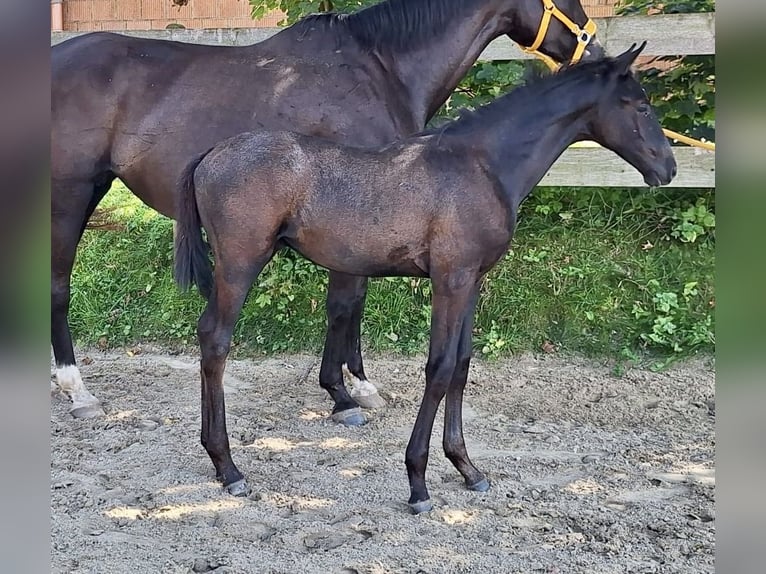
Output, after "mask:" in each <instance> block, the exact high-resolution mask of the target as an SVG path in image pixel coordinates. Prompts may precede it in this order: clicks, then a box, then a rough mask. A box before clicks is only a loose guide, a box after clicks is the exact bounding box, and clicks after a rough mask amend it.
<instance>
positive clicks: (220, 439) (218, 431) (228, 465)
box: [197, 248, 274, 496]
mask: <svg viewBox="0 0 766 574" xmlns="http://www.w3.org/2000/svg"><path fill="white" fill-rule="evenodd" d="M273 253H274V251H273V248H269V249H268V250H266V251H261V253H259V254H257V257H255V258H254V260H253V261H251V262H242V261H236V262H235V264H234V265H231V266H230V265H229V261H231V260H227V258H226V256H225V255H224V256H220V255H219V256H218V257H217V258H216V267H215V280H214V284H213V292H212V293H211V295H210V299H209V300H208V303H207V307H206V308H205V311H204V313H203V314H202V317H200V320H199V323H198V325H197V334H198V337H199V345H200V351H201V361H200V366H201V369H200V371H201V379H202V432H201V433H200V440H201V442H202V446H203V447H205V450H206V451H207V453H208V456H209V457H210V460H211V461H212V462H213V466H215V470H216V478H217V479H218V480H220V481H221V482H222V483H223V485H224V486H225V487H226V490H227V491H228V492H229V493H230V494H233V495H235V496H244V495H246V494H247V493H248V491H249V487H248V485H247V482H246V481H245V477H244V476H243V475H242V473H241V472H240V471H239V469H238V468H237V467H236V466H235V464H234V461H233V460H232V458H231V449H230V447H229V435H228V432H227V430H226V405H225V402H224V394H223V372H224V368H225V366H226V358H227V357H228V355H229V349H230V347H231V336H232V333H233V331H234V326H235V325H236V323H237V319H238V317H239V313H240V311H241V310H242V305H243V304H244V302H245V298H246V297H247V293H248V291H249V290H250V286H251V285H252V283H253V281H254V280H255V278H256V277H257V276H258V274H259V273H260V272H261V270H262V269H263V267H264V266H265V265H266V263H268V262H269V260H270V259H271V256H272V255H273Z"/></svg>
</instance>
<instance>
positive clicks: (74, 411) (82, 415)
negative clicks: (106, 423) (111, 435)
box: [69, 401, 106, 419]
mask: <svg viewBox="0 0 766 574" xmlns="http://www.w3.org/2000/svg"><path fill="white" fill-rule="evenodd" d="M69 414H70V415H72V416H73V417H74V418H76V419H95V418H97V417H103V416H106V413H105V412H104V409H102V408H101V403H99V402H98V401H96V402H95V403H92V404H89V405H81V406H79V407H72V408H71V409H69Z"/></svg>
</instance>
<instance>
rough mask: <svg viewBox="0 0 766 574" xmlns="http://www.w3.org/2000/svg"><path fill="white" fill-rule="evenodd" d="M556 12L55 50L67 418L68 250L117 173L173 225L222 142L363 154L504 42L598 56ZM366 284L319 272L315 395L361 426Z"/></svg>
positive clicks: (57, 288)
mask: <svg viewBox="0 0 766 574" xmlns="http://www.w3.org/2000/svg"><path fill="white" fill-rule="evenodd" d="M548 1H549V0H546V2H548ZM558 4H559V8H560V9H561V11H562V12H563V13H564V14H566V15H568V17H569V18H571V20H573V21H574V23H576V24H573V23H572V22H571V21H570V22H569V23H568V24H567V26H565V25H564V24H563V23H562V21H560V20H558V19H556V18H554V19H552V20H550V23H549V26H548V25H546V26H544V27H540V24H541V22H543V23H544V22H547V21H548V18H547V15H548V12H549V11H548V12H546V17H545V18H543V4H542V3H541V0H388V1H386V2H383V3H381V4H379V5H376V6H373V7H370V8H367V9H365V10H361V11H359V12H356V13H354V14H351V15H348V16H340V15H327V14H325V15H316V16H311V17H309V18H306V19H304V20H303V21H301V22H299V23H297V24H295V25H293V26H291V27H289V28H287V29H285V30H283V31H281V32H279V33H278V34H276V35H275V36H273V37H271V38H269V39H268V40H266V41H264V42H261V43H259V44H255V45H252V46H247V47H211V46H201V45H193V44H182V43H178V42H168V41H157V40H145V39H138V38H129V37H125V36H120V35H115V34H107V33H94V34H88V35H84V36H81V37H78V38H74V39H72V40H69V41H67V42H64V43H62V44H59V45H57V46H55V47H54V48H53V49H52V62H51V63H52V76H53V83H52V92H51V98H52V118H53V122H52V138H51V139H52V145H51V159H52V173H51V183H52V190H51V194H52V199H51V267H52V269H51V274H52V278H51V281H52V282H51V340H52V344H53V351H54V355H55V360H56V365H57V379H58V384H59V385H60V387H61V388H62V389H63V390H64V391H66V392H67V393H68V394H69V396H70V397H71V400H72V409H71V412H72V414H73V415H74V416H80V417H88V416H98V415H99V414H102V413H103V411H102V409H101V406H100V404H99V401H98V400H97V399H96V397H94V396H93V395H92V394H91V393H90V392H88V390H87V389H86V388H85V385H84V384H83V382H82V379H81V377H80V374H79V371H78V369H77V367H76V363H75V357H74V351H73V348H72V338H71V334H70V330H69V324H68V320H67V317H68V311H69V299H70V275H71V271H72V265H73V262H74V257H75V251H76V249H77V244H78V242H79V240H80V237H81V236H82V232H83V229H84V227H85V223H86V221H87V220H88V218H89V217H90V215H91V214H92V213H93V210H94V209H95V207H96V206H97V205H98V203H99V201H101V199H102V198H103V196H104V195H105V194H106V192H107V191H108V190H109V187H110V185H111V182H112V180H113V179H114V178H115V177H119V178H120V179H121V180H122V181H124V182H125V184H126V185H127V186H128V187H129V188H130V190H131V191H132V192H133V193H135V194H136V195H137V196H138V197H140V198H141V199H142V200H143V201H144V202H145V203H146V204H148V205H149V206H151V207H153V208H154V209H156V210H158V211H159V212H160V213H163V214H164V215H166V216H168V217H172V218H175V216H176V192H175V183H176V182H177V180H178V178H179V175H180V173H181V170H182V169H183V167H184V165H186V163H187V162H188V160H189V158H190V157H194V156H195V155H196V154H198V153H201V152H202V151H204V150H206V149H209V148H210V147H211V146H212V145H214V144H215V143H216V142H218V141H220V140H222V139H224V138H227V137H230V136H232V135H235V134H238V133H241V132H244V131H248V130H256V129H262V128H267V129H291V130H294V131H298V132H301V133H305V134H309V135H317V136H322V137H325V138H328V139H331V140H334V141H337V142H340V143H344V144H347V145H353V146H371V145H382V144H385V143H389V142H391V141H394V140H396V139H398V138H400V137H403V136H406V135H409V134H412V133H415V132H417V131H418V130H421V129H423V128H424V127H425V125H426V122H427V121H428V120H429V118H431V116H432V115H433V114H434V112H435V111H436V110H437V109H438V108H439V107H440V106H441V105H442V104H443V103H444V101H446V99H447V98H448V96H449V94H450V93H451V92H452V90H453V89H454V88H455V86H456V85H457V84H458V82H459V81H460V79H461V78H462V77H463V75H464V74H465V73H466V72H467V71H468V69H469V67H470V66H471V65H472V64H473V63H474V62H475V60H476V59H477V57H478V56H479V54H480V53H481V52H482V50H483V49H484V48H485V47H486V46H487V44H488V43H489V42H490V41H491V40H492V39H494V38H496V37H498V36H500V35H503V34H507V35H509V36H510V37H511V38H512V39H513V40H515V41H517V42H519V43H520V44H522V45H530V44H535V45H537V44H539V49H540V50H541V51H542V52H544V53H546V54H548V55H549V56H551V57H553V58H555V59H556V60H559V61H566V60H568V59H570V58H571V57H572V56H573V55H579V54H583V59H587V58H593V57H599V56H602V55H603V50H602V49H601V47H600V46H599V45H598V44H597V43H596V42H595V41H592V40H591V38H590V36H589V34H587V33H582V31H581V30H579V28H578V25H579V26H586V24H592V23H591V22H590V21H589V20H588V17H587V16H586V15H585V12H584V11H583V9H582V6H581V5H580V2H579V0H558ZM565 19H566V18H562V20H565ZM539 28H540V29H541V30H542V32H540V34H538V29H539ZM570 28H571V30H570ZM589 29H591V28H589ZM578 30H579V32H578ZM573 32H575V33H576V34H575V33H573ZM586 46H587V48H586ZM366 285H367V282H366V279H364V278H362V277H356V276H351V275H347V274H343V273H336V272H333V273H332V274H331V275H330V285H329V290H328V297H327V315H328V330H327V337H326V341H325V349H324V354H323V356H322V366H321V369H320V373H319V383H320V385H321V386H322V387H323V388H324V389H326V390H327V391H328V392H329V394H330V395H331V397H332V399H333V401H334V403H335V405H334V408H333V418H334V420H336V421H341V422H345V423H346V424H361V423H362V422H364V416H363V415H362V413H361V412H360V411H359V408H358V402H362V401H363V400H364V399H366V403H365V406H376V405H380V404H381V402H382V400H381V399H380V397H379V396H378V395H377V391H376V389H375V387H374V386H373V385H372V384H370V383H368V382H367V377H366V376H365V373H364V368H363V365H362V357H361V350H360V323H361V316H362V311H363V307H364V298H365V293H366ZM342 365H347V367H348V370H349V371H350V373H351V375H353V377H352V381H354V382H355V385H354V387H355V388H354V390H352V394H354V395H355V396H356V397H357V400H355V399H354V398H352V396H350V395H349V393H348V392H347V389H346V387H345V385H344V383H343V371H342V369H341V367H342Z"/></svg>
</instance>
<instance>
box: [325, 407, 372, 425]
mask: <svg viewBox="0 0 766 574" xmlns="http://www.w3.org/2000/svg"><path fill="white" fill-rule="evenodd" d="M330 418H331V419H332V421H333V422H335V423H339V424H342V425H346V426H347V427H360V426H362V425H363V424H366V423H367V417H365V416H364V413H363V412H362V409H360V408H359V407H354V408H353V409H346V410H345V411H340V412H337V413H333V414H332V416H331V417H330Z"/></svg>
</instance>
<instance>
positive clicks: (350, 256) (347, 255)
mask: <svg viewBox="0 0 766 574" xmlns="http://www.w3.org/2000/svg"><path fill="white" fill-rule="evenodd" d="M348 239H349V238H343V237H341V236H337V237H335V238H332V239H328V240H320V239H319V238H316V237H314V238H306V239H305V240H303V241H299V242H288V245H290V246H291V247H293V248H294V249H295V250H296V251H298V252H299V253H301V254H302V255H303V256H304V257H306V258H307V259H310V260H311V261H313V262H314V263H316V264H317V265H321V266H322V267H325V268H327V269H330V270H332V271H338V272H341V273H347V274H349V275H359V276H364V277H394V276H405V277H424V276H426V275H427V274H428V253H427V251H426V249H425V248H424V247H423V246H422V245H420V244H419V243H417V244H415V243H414V244H388V243H384V244H381V243H377V242H375V241H374V240H373V241H371V240H369V239H368V240H366V241H365V239H364V238H360V237H357V238H355V239H357V241H348Z"/></svg>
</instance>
